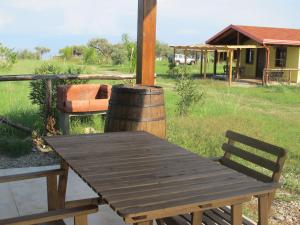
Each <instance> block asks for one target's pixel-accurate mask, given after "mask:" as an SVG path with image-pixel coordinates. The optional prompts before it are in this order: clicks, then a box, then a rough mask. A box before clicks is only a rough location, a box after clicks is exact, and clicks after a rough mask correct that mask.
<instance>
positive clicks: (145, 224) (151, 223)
mask: <svg viewBox="0 0 300 225" xmlns="http://www.w3.org/2000/svg"><path fill="white" fill-rule="evenodd" d="M133 225H153V221H152V220H150V221H146V222H140V223H134V224H133Z"/></svg>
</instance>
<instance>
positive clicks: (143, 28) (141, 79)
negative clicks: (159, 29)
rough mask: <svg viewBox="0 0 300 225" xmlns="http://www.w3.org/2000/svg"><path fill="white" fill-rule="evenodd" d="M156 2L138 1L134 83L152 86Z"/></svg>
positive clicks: (151, 0)
mask: <svg viewBox="0 0 300 225" xmlns="http://www.w3.org/2000/svg"><path fill="white" fill-rule="evenodd" d="M156 11H157V0H138V34H137V69H136V71H137V75H136V83H137V84H142V85H154V74H155V45H156Z"/></svg>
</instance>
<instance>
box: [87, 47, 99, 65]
mask: <svg viewBox="0 0 300 225" xmlns="http://www.w3.org/2000/svg"><path fill="white" fill-rule="evenodd" d="M83 62H84V63H85V64H98V63H99V57H98V54H97V51H96V50H95V49H93V48H86V49H85V50H84V53H83Z"/></svg>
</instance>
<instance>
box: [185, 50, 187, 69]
mask: <svg viewBox="0 0 300 225" xmlns="http://www.w3.org/2000/svg"><path fill="white" fill-rule="evenodd" d="M184 64H185V65H186V64H187V50H186V49H185V50H184Z"/></svg>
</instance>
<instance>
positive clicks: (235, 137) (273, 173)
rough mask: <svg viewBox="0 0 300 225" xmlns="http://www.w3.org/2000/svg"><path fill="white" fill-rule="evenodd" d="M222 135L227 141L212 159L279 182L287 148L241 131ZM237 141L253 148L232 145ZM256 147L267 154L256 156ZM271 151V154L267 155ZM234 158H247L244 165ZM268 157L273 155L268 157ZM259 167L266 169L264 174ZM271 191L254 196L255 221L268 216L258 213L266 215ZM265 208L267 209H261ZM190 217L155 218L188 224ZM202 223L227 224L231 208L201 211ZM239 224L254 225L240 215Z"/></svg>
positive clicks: (264, 220) (263, 220) (176, 224)
mask: <svg viewBox="0 0 300 225" xmlns="http://www.w3.org/2000/svg"><path fill="white" fill-rule="evenodd" d="M226 137H227V138H228V143H224V144H223V146H222V149H223V151H224V152H225V153H224V155H223V157H221V158H218V159H214V160H215V161H218V162H220V163H221V164H222V165H224V166H227V167H229V168H231V169H234V170H236V171H238V172H240V173H243V174H245V175H247V176H250V177H253V178H255V179H257V180H259V181H262V182H266V183H269V182H275V183H279V178H280V176H281V173H282V169H283V165H284V162H285V159H286V156H287V151H286V150H285V149H283V148H280V147H277V146H275V145H272V144H268V143H266V142H263V141H260V140H257V139H254V138H251V137H247V136H245V135H242V134H239V133H236V132H233V131H227V132H226ZM237 143H239V144H242V146H248V147H251V148H254V149H255V152H254V151H253V152H252V151H251V152H250V151H246V150H243V149H242V147H240V146H236V144H237ZM256 151H257V152H261V153H263V154H264V156H265V155H268V156H267V157H263V156H260V155H258V154H256ZM271 155H272V156H273V157H271ZM232 156H235V157H232ZM236 158H240V159H242V160H244V161H245V162H247V163H246V165H244V164H243V163H240V160H239V161H236ZM270 158H275V159H274V160H271V159H270ZM248 163H251V164H254V165H255V166H256V168H260V169H259V170H255V169H252V168H250V167H248V165H249V164H248ZM263 171H269V172H270V173H269V174H268V175H267V174H266V173H264V172H263ZM274 195H275V191H274V192H273V193H269V194H268V195H262V196H255V197H257V198H258V214H259V221H258V224H259V225H260V224H267V221H268V217H263V216H262V215H269V212H270V209H271V204H272V201H273V199H274ZM266 211H267V213H265V212H266ZM191 220H192V217H191V215H190V214H188V215H182V216H177V217H172V218H166V219H163V220H160V221H158V223H159V224H160V225H163V224H166V225H189V224H191ZM202 223H203V224H205V225H215V224H220V225H229V224H231V208H230V207H222V208H217V209H211V210H208V211H204V213H203V218H202ZM243 224H244V225H254V224H256V223H255V222H254V221H252V220H250V219H249V218H247V217H243Z"/></svg>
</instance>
